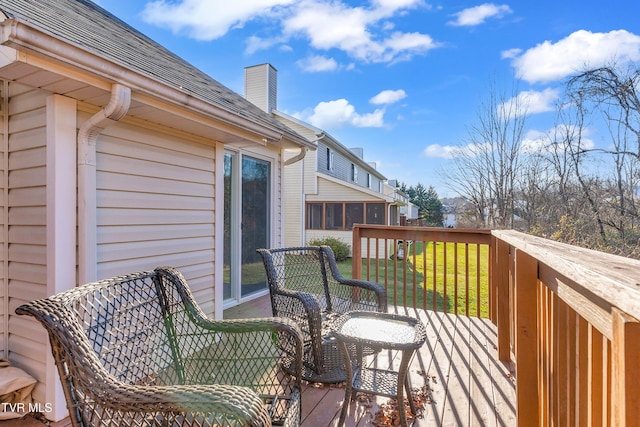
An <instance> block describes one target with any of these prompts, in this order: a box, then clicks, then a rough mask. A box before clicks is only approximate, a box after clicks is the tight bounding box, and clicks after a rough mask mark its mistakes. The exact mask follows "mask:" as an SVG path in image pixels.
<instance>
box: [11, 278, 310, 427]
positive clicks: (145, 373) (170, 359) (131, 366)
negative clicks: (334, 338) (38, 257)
mask: <svg viewBox="0 0 640 427" xmlns="http://www.w3.org/2000/svg"><path fill="white" fill-rule="evenodd" d="M16 312H17V313H18V314H28V315H31V316H34V317H35V318H36V319H37V320H39V321H40V322H41V323H42V324H43V325H44V327H45V328H46V329H47V332H48V333H49V339H50V342H51V347H52V352H53V356H54V359H55V361H56V365H57V367H58V372H59V374H60V378H61V381H62V385H63V389H64V393H65V398H66V401H67V407H68V409H69V412H70V418H71V421H72V424H73V425H74V426H89V425H91V426H95V425H101V426H123V425H140V426H142V425H144V426H172V425H197V426H214V425H216V426H219V425H223V426H268V425H272V424H273V425H275V424H280V425H285V426H296V425H299V424H300V386H301V381H300V374H301V366H302V362H301V355H302V338H301V333H300V330H299V328H298V327H297V326H296V325H295V324H294V323H293V322H292V321H291V320H289V319H277V318H265V319H247V320H233V321H230V320H220V321H216V320H211V319H208V318H207V317H206V316H205V314H204V313H203V312H202V311H201V309H200V308H199V307H198V305H197V304H196V302H195V300H194V299H193V296H192V294H191V292H190V290H189V288H188V287H187V284H186V282H185V280H184V278H183V276H182V274H180V273H179V272H178V271H177V270H175V269H173V268H168V267H162V268H157V269H155V270H153V271H148V272H141V273H135V274H130V275H126V276H120V277H115V278H111V279H107V280H102V281H98V282H95V283H90V284H87V285H84V286H81V287H78V288H75V289H72V290H70V291H66V292H62V293H60V294H57V295H54V296H52V297H49V298H46V299H41V300H37V301H33V302H30V303H28V304H25V305H22V306H20V307H18V309H17V310H16ZM285 370H286V372H285ZM290 373H293V374H295V376H292V375H290Z"/></svg>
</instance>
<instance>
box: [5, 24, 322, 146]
mask: <svg viewBox="0 0 640 427" xmlns="http://www.w3.org/2000/svg"><path fill="white" fill-rule="evenodd" d="M2 15H4V14H3V13H2V11H0V29H1V31H0V44H2V45H6V46H10V47H13V48H15V49H17V50H22V51H26V52H30V53H33V54H36V55H39V56H41V57H44V58H48V59H51V60H54V61H55V62H58V63H62V64H66V65H69V66H71V67H73V68H77V69H81V70H83V71H85V72H87V73H90V74H93V75H96V76H99V77H100V78H103V79H105V80H106V81H108V82H109V84H113V83H120V84H122V85H125V86H128V87H130V88H131V89H132V90H133V91H139V92H141V93H144V94H145V95H148V96H151V97H154V98H157V99H160V100H163V101H165V102H168V103H170V104H174V105H176V106H179V107H181V108H185V109H188V110H191V111H194V112H196V113H199V114H202V115H204V116H206V117H209V118H212V119H214V120H217V121H220V122H223V123H225V124H227V125H231V126H235V127H238V128H241V129H242V130H244V131H247V132H249V133H253V134H255V135H257V136H258V137H259V138H260V139H262V140H264V142H265V143H281V142H282V141H288V142H289V143H292V144H294V145H298V146H301V147H308V146H309V144H310V143H309V141H308V140H307V139H306V138H304V137H302V136H301V135H298V134H297V133H295V132H293V131H291V132H288V133H284V132H283V131H282V130H281V129H277V128H275V127H273V126H271V125H269V124H268V123H266V122H257V121H256V120H252V118H250V117H243V116H242V115H240V114H238V113H237V112H234V111H232V110H228V109H225V108H223V107H222V106H220V105H215V104H212V103H210V102H207V101H204V100H202V99H200V98H198V97H196V96H194V95H192V94H190V93H187V92H185V91H184V90H182V88H180V87H171V86H170V85H167V84H166V83H164V82H162V81H159V80H157V79H154V78H152V77H150V76H147V75H144V74H142V73H139V72H136V71H134V70H132V69H129V68H127V67H124V66H122V65H120V64H117V63H114V62H112V61H109V60H107V59H105V58H104V57H100V56H98V55H95V54H93V53H90V52H88V51H87V50H85V49H82V48H80V47H78V46H76V45H73V44H70V43H67V42H65V41H63V40H61V39H59V38H57V37H55V36H53V35H51V34H49V33H46V32H43V31H41V30H40V29H38V28H35V27H33V26H31V25H29V24H28V23H27V22H25V21H23V20H20V19H17V18H8V19H5V20H1V16H2ZM5 16H6V15H5ZM53 52H55V54H56V55H55V56H53V55H52V53H53Z"/></svg>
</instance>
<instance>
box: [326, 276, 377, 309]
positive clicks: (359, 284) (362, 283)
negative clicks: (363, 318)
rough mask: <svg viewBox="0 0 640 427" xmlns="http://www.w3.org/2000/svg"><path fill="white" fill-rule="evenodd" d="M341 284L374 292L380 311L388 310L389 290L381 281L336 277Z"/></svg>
mask: <svg viewBox="0 0 640 427" xmlns="http://www.w3.org/2000/svg"><path fill="white" fill-rule="evenodd" d="M336 281H337V282H338V283H340V284H341V285H345V286H351V287H352V288H360V289H363V290H367V291H370V292H372V293H373V294H374V295H375V296H376V300H377V301H376V302H377V303H378V311H381V312H386V311H387V290H386V289H385V288H384V286H382V285H381V284H379V283H376V282H370V281H367V280H358V279H345V278H344V277H340V278H339V279H338V278H336Z"/></svg>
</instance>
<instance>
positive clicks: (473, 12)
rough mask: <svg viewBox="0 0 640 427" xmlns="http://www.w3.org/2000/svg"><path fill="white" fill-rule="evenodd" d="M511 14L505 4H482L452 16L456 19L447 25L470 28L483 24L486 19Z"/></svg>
mask: <svg viewBox="0 0 640 427" xmlns="http://www.w3.org/2000/svg"><path fill="white" fill-rule="evenodd" d="M511 12H512V10H511V8H510V7H509V6H508V5H506V4H502V5H496V4H493V3H484V4H481V5H480V6H474V7H470V8H468V9H464V10H462V11H460V12H458V13H456V14H454V16H455V17H456V19H455V20H453V21H449V24H450V25H454V26H457V27H471V26H475V25H480V24H484V22H485V21H486V20H487V19H488V18H502V17H503V16H505V15H507V14H509V13H511Z"/></svg>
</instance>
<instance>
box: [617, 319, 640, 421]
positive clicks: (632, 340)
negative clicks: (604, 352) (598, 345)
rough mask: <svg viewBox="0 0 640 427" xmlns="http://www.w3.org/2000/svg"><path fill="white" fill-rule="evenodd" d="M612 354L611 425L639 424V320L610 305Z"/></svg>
mask: <svg viewBox="0 0 640 427" xmlns="http://www.w3.org/2000/svg"><path fill="white" fill-rule="evenodd" d="M611 316H612V323H613V340H612V341H611V354H612V361H611V362H612V368H611V370H612V381H611V383H612V390H611V392H612V394H613V395H612V399H611V402H612V408H611V410H612V414H611V425H614V426H637V425H640V387H638V384H640V363H639V362H638V355H640V323H638V320H637V319H634V318H633V317H631V316H629V315H628V314H626V313H624V312H622V311H620V310H618V309H616V308H614V309H613V310H612V313H611Z"/></svg>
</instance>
